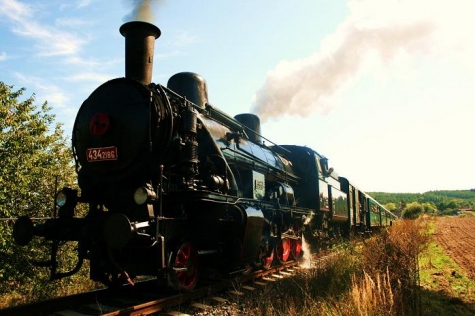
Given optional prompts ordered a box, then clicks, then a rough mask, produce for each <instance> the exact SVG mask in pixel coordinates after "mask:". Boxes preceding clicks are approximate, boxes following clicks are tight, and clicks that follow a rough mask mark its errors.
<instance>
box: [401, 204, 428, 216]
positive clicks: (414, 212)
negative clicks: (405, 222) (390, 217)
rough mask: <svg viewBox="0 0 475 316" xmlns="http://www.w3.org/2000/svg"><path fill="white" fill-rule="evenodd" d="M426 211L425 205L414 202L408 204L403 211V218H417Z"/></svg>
mask: <svg viewBox="0 0 475 316" xmlns="http://www.w3.org/2000/svg"><path fill="white" fill-rule="evenodd" d="M423 213H424V207H423V206H422V204H421V203H419V202H412V203H409V204H407V205H406V207H405V208H404V209H403V211H402V218H406V219H416V218H418V217H419V216H420V215H422V214H423Z"/></svg>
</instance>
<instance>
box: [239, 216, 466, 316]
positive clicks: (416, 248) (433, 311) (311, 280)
mask: <svg viewBox="0 0 475 316" xmlns="http://www.w3.org/2000/svg"><path fill="white" fill-rule="evenodd" d="M434 231H435V224H434V223H433V222H432V221H430V220H427V219H421V220H417V221H400V222H398V223H397V225H395V226H393V227H391V229H389V230H388V231H387V232H382V233H381V234H380V235H378V236H375V237H373V238H371V239H370V240H368V241H366V242H364V244H363V245H362V246H359V245H349V246H344V247H340V249H339V252H338V255H337V256H335V257H334V259H333V260H332V261H331V262H329V263H328V264H327V265H326V266H325V268H324V269H318V268H313V269H308V270H303V271H302V272H301V273H300V274H299V276H297V277H296V278H292V279H288V280H286V279H284V280H282V281H279V282H276V283H272V284H268V285H267V286H266V288H265V289H264V290H263V291H264V292H263V295H259V296H258V298H254V299H249V300H248V301H247V302H246V303H245V304H246V305H247V306H250V312H249V314H251V315H262V316H271V315H290V316H292V315H295V316H297V315H309V316H310V315H314V316H319V315H322V316H323V315H381V316H385V315H388V316H389V315H444V316H445V315H449V316H450V315H454V316H459V315H460V316H466V315H467V316H468V315H475V305H474V303H475V287H474V286H475V283H474V282H473V281H472V280H470V279H468V278H467V277H466V276H465V275H464V273H463V270H462V269H460V268H459V267H458V266H457V265H456V264H455V263H454V262H453V261H452V260H451V258H450V257H448V256H447V255H446V254H445V253H444V251H443V249H441V248H440V247H437V246H436V244H434V243H431V242H430V235H431V234H432V233H433V232H434Z"/></svg>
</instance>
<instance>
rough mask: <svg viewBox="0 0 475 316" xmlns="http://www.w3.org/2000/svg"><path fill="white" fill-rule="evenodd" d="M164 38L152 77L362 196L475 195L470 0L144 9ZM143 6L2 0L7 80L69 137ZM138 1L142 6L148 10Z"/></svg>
mask: <svg viewBox="0 0 475 316" xmlns="http://www.w3.org/2000/svg"><path fill="white" fill-rule="evenodd" d="M144 3H145V4H146V5H147V4H148V5H149V7H150V9H151V10H150V12H149V13H151V14H150V15H147V16H143V17H141V18H140V19H148V20H149V21H150V22H153V23H154V24H156V25H157V26H158V27H159V28H160V29H161V31H162V35H161V37H160V38H159V39H157V41H156V43H155V54H156V57H155V64H154V72H153V79H152V81H153V82H156V83H161V84H164V85H166V82H167V80H168V78H169V77H170V76H172V75H173V74H175V73H177V72H182V71H192V72H196V73H199V74H201V75H202V76H203V77H204V78H205V79H206V80H207V82H208V88H209V91H208V94H209V101H210V103H211V104H213V105H214V106H216V107H218V108H219V109H221V110H223V111H225V112H227V113H229V114H231V115H235V114H239V113H244V112H253V113H256V114H258V115H260V116H261V120H262V122H263V124H262V133H263V134H264V136H265V137H267V138H269V139H270V140H272V141H274V142H275V143H278V144H298V145H306V146H309V147H311V148H313V149H315V150H316V151H317V152H319V153H321V154H323V155H325V156H326V157H328V158H329V162H330V166H332V167H333V168H334V169H335V171H337V172H338V173H339V174H340V175H344V176H346V177H347V178H349V179H350V180H351V181H353V182H354V183H355V184H357V185H358V186H359V187H360V188H361V189H363V190H366V191H385V192H426V191H430V190H443V189H451V190H462V189H470V188H475V149H474V145H473V140H472V137H473V136H474V135H475V124H474V121H475V60H474V57H473V56H475V41H474V40H473V30H474V29H475V19H473V12H475V2H473V0H349V1H343V0H341V1H340V0H298V1H293V2H289V1H275V0H274V1H270V0H259V1H255V0H254V1H251V0H240V1H236V0H208V1H190V0H188V1H185V0H174V1H172V0H162V1H158V0H155V1H145V2H144ZM137 4H141V1H132V0H121V1H99V0H78V1H26V0H24V1H20V0H0V74H1V75H0V80H1V81H3V82H5V83H6V84H9V85H14V86H15V87H16V88H20V87H26V88H27V95H31V94H32V93H35V94H36V100H37V103H38V104H41V103H43V102H44V101H46V100H47V101H48V103H49V104H50V105H51V106H52V107H53V113H54V114H56V119H57V121H59V122H62V123H63V124H64V130H65V131H66V132H67V133H68V134H70V131H71V128H72V124H73V122H74V118H75V114H76V112H77V110H78V109H79V107H80V105H81V103H82V101H83V100H84V99H86V98H87V97H88V96H89V94H90V93H91V92H92V91H93V90H94V89H95V88H96V87H97V86H98V85H100V84H101V83H103V82H105V81H107V80H110V79H113V78H116V77H123V76H124V38H123V37H122V36H121V35H120V33H119V31H118V29H119V27H120V26H121V25H122V24H123V23H124V22H127V21H130V20H133V19H135V17H134V11H133V8H134V6H137ZM142 4H143V3H142Z"/></svg>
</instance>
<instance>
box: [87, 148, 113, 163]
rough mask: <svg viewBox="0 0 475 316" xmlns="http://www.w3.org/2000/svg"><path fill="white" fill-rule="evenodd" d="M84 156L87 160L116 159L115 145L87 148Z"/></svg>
mask: <svg viewBox="0 0 475 316" xmlns="http://www.w3.org/2000/svg"><path fill="white" fill-rule="evenodd" d="M86 157H87V161H89V162H94V161H107V160H117V147H115V146H111V147H101V148H88V149H87V151H86Z"/></svg>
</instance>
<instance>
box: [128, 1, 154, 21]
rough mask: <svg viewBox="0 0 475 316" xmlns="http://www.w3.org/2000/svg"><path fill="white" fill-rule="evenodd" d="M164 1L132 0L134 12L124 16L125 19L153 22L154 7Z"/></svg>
mask: <svg viewBox="0 0 475 316" xmlns="http://www.w3.org/2000/svg"><path fill="white" fill-rule="evenodd" d="M128 2H129V1H128ZM162 2H163V0H132V1H131V3H132V6H133V9H132V12H131V13H130V14H129V15H127V16H126V17H124V21H144V22H148V23H153V22H154V14H153V7H155V6H158V5H159V4H160V3H162Z"/></svg>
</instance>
